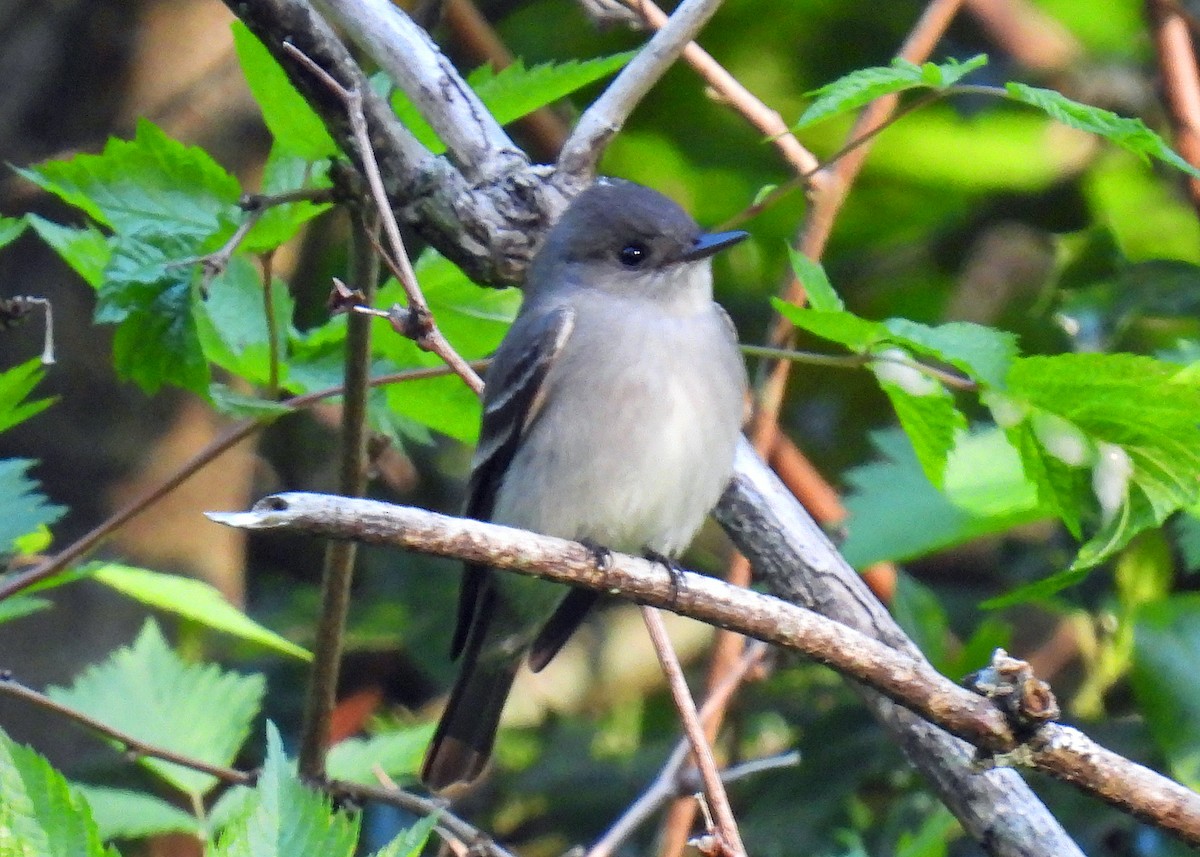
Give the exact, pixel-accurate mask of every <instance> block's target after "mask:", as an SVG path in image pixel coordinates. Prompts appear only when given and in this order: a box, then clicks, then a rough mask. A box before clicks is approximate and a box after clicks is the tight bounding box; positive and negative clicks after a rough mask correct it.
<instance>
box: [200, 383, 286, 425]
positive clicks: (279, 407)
mask: <svg viewBox="0 0 1200 857" xmlns="http://www.w3.org/2000/svg"><path fill="white" fill-rule="evenodd" d="M208 396H209V399H211V400H212V404H213V407H214V408H216V409H217V410H218V411H220V412H221V413H223V414H226V415H227V416H231V417H237V418H238V419H251V420H262V421H271V420H274V419H275V418H276V417H281V416H283V415H284V414H290V413H292V412H293V411H294V410H295V408H293V407H292V406H291V405H288V404H286V403H284V402H277V401H275V400H274V399H260V398H259V397H258V396H249V395H246V394H245V393H239V392H238V391H236V390H233V389H231V388H229V387H227V386H226V385H224V384H212V385H210V386H209V388H208Z"/></svg>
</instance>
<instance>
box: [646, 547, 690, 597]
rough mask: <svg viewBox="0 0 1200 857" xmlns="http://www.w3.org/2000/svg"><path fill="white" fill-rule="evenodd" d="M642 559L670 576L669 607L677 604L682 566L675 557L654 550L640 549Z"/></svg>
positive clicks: (681, 583)
mask: <svg viewBox="0 0 1200 857" xmlns="http://www.w3.org/2000/svg"><path fill="white" fill-rule="evenodd" d="M642 557H643V558H645V559H648V560H650V562H653V563H656V564H658V565H661V566H663V567H664V568H665V569H666V570H667V574H669V575H670V576H671V605H672V606H674V605H676V604H677V603H678V602H679V590H680V589H681V588H682V586H683V566H681V565H680V564H679V561H678V560H677V559H675V557H672V556H667V555H666V554H665V553H659V552H658V551H656V550H654V548H642Z"/></svg>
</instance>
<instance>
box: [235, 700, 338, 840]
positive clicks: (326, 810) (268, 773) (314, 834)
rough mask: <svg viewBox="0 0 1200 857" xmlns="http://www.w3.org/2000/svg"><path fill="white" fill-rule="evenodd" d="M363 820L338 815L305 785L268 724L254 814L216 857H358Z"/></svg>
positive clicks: (244, 818) (243, 820)
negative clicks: (359, 831)
mask: <svg viewBox="0 0 1200 857" xmlns="http://www.w3.org/2000/svg"><path fill="white" fill-rule="evenodd" d="M358 828H359V817H358V816H354V815H347V814H346V813H344V812H335V811H334V810H333V808H332V807H331V806H330V802H329V799H328V798H327V797H326V796H325V795H323V794H320V793H319V792H315V791H313V790H312V789H309V788H308V787H307V786H305V785H304V784H303V783H301V782H300V778H299V777H298V776H296V773H295V771H294V770H293V769H292V766H291V765H289V764H288V761H287V759H286V758H285V757H284V754H283V742H282V740H280V737H279V732H278V730H277V729H276V728H275V726H274V724H272V723H268V724H267V758H266V761H265V762H264V763H263V769H262V773H261V774H260V775H259V778H258V783H257V785H256V786H255V788H254V791H253V797H252V798H251V805H250V811H249V812H248V813H247V814H246V815H244V816H242V817H241V818H240V819H238V820H236V821H234V822H233V823H232V824H231V825H230V826H229V827H228V828H226V829H225V830H224V831H223V832H222V834H221V836H220V838H219V839H218V840H217V845H216V848H214V849H213V852H212V854H213V857H353V855H354V852H355V847H356V845H357V842H358Z"/></svg>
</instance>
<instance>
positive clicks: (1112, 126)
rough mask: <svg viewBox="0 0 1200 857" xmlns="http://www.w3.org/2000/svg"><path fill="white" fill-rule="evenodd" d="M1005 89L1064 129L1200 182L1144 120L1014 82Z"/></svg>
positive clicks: (1196, 172) (1198, 174) (1199, 172)
mask: <svg viewBox="0 0 1200 857" xmlns="http://www.w3.org/2000/svg"><path fill="white" fill-rule="evenodd" d="M1004 88H1005V90H1006V91H1007V92H1008V96H1009V98H1011V99H1012V100H1013V101H1019V102H1021V103H1022V104H1028V105H1030V106H1031V107H1036V108H1038V109H1039V110H1041V111H1043V112H1045V113H1046V115H1048V116H1050V117H1051V118H1052V119H1057V120H1058V121H1059V122H1062V123H1063V124H1064V125H1068V126H1070V127H1071V128H1078V129H1079V130H1080V131H1087V132H1089V133H1091V134H1096V135H1098V136H1100V137H1103V138H1104V139H1106V140H1108V141H1109V142H1112V143H1115V144H1116V145H1118V146H1120V147H1121V148H1123V149H1127V150H1128V151H1130V152H1133V153H1134V154H1135V155H1140V156H1141V157H1142V158H1145V159H1149V158H1156V159H1158V160H1160V161H1162V162H1163V163H1165V164H1170V165H1171V166H1173V167H1175V168H1176V169H1177V170H1181V171H1183V172H1185V173H1187V174H1188V175H1190V176H1193V177H1196V178H1200V169H1197V168H1196V167H1193V166H1192V165H1191V164H1189V163H1188V162H1187V161H1185V160H1184V159H1183V158H1181V157H1180V156H1179V155H1178V154H1177V153H1176V152H1175V151H1174V150H1172V149H1171V147H1170V146H1168V145H1167V144H1166V142H1165V141H1164V140H1163V138H1162V137H1160V136H1158V134H1155V133H1154V132H1153V131H1151V130H1150V129H1149V128H1148V127H1146V123H1145V122H1143V121H1142V120H1141V119H1137V118H1127V117H1124V116H1118V115H1117V114H1116V113H1113V112H1112V111H1110V110H1104V109H1102V108H1099V107H1093V106H1091V105H1089V104H1081V103H1079V102H1078V101H1073V100H1071V99H1070V98H1067V97H1066V96H1065V95H1063V94H1062V93H1061V92H1056V91H1055V90H1053V89H1042V88H1040V87H1036V86H1026V85H1025V84H1023V83H1012V82H1010V83H1008V84H1006V85H1005V87H1004Z"/></svg>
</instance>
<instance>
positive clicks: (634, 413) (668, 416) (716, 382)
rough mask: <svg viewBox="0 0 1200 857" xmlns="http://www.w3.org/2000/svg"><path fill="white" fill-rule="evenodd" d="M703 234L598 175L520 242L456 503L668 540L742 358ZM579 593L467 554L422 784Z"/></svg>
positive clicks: (625, 546)
mask: <svg viewBox="0 0 1200 857" xmlns="http://www.w3.org/2000/svg"><path fill="white" fill-rule="evenodd" d="M743 237H745V233H741V232H734V233H719V234H715V235H705V234H703V233H702V232H701V231H700V228H699V227H698V226H697V225H696V223H695V221H693V220H692V218H691V217H689V216H688V215H687V214H686V213H685V212H684V211H683V210H682V209H681V208H680V207H679V206H678V205H676V204H675V203H674V202H672V201H671V200H669V199H667V198H666V197H664V196H662V195H661V194H658V193H656V192H655V191H652V190H649V189H648V188H644V187H641V186H640V185H636V184H632V183H630V182H623V181H614V180H602V181H600V182H598V183H597V184H595V185H593V186H592V187H591V188H589V189H588V190H586V191H584V192H583V193H581V194H580V195H579V196H578V197H577V198H576V199H575V201H574V202H573V203H572V204H571V206H570V207H569V208H568V209H567V211H566V212H565V213H564V214H563V216H562V217H561V218H560V219H559V221H558V223H557V224H556V225H555V226H554V227H553V228H552V229H551V230H550V232H549V234H548V235H547V237H546V241H545V243H544V245H543V246H542V248H541V250H540V251H539V252H538V254H537V256H536V257H535V258H534V260H533V263H532V265H531V267H530V271H529V275H528V277H527V280H526V285H525V302H524V304H523V305H522V307H521V310H520V313H519V314H518V316H517V319H516V321H515V322H514V323H513V326H512V329H511V330H510V331H509V333H508V336H507V337H506V338H505V340H504V342H503V343H501V345H500V348H499V350H498V351H497V352H496V356H495V359H494V361H493V363H492V365H491V367H490V368H489V370H488V373H487V388H486V390H485V393H484V416H483V428H482V431H481V435H480V443H479V447H478V449H477V451H476V453H475V458H474V462H473V466H472V474H471V481H470V485H469V488H468V498H467V508H466V514H467V515H468V516H470V517H474V518H478V519H481V520H490V521H495V522H496V523H501V524H507V525H510V526H515V527H521V528H523V529H528V530H533V531H535V532H539V533H544V534H546V535H553V536H560V537H563V538H569V539H576V540H581V541H586V542H591V543H593V544H595V545H598V546H603V547H606V548H612V549H613V550H620V551H624V552H631V553H649V554H658V555H662V556H667V557H674V556H677V555H678V554H679V553H680V552H681V551H682V550H683V549H684V548H686V547H687V545H688V543H689V542H690V541H691V539H692V537H693V536H694V535H695V533H696V531H697V530H698V529H699V528H700V525H701V524H702V523H703V521H704V517H705V516H706V515H707V514H708V512H709V511H710V510H711V509H712V507H713V505H715V503H716V501H717V499H718V498H719V497H720V494H721V491H722V490H723V489H724V487H725V484H726V483H727V482H728V480H729V476H730V473H731V470H732V467H733V454H734V446H735V444H736V441H737V436H738V432H739V431H740V427H741V422H742V414H743V409H744V405H745V393H746V374H745V367H744V364H743V362H742V358H741V354H740V352H739V351H738V347H737V340H736V336H735V333H734V330H733V326H732V325H731V324H730V322H729V318H728V316H727V315H726V314H725V312H724V310H722V309H721V308H720V307H719V306H718V305H717V304H715V303H714V302H713V300H712V273H711V263H710V261H709V257H710V256H711V255H712V254H713V253H715V252H717V251H718V250H720V249H722V248H724V247H727V246H729V245H730V244H733V243H736V242H737V241H739V240H741V239H742V238H743ZM595 598H596V595H595V594H594V593H591V592H587V591H585V590H572V589H569V588H568V587H564V586H561V585H558V584H553V583H548V582H546V581H541V580H537V579H535V578H527V577H523V576H521V575H514V574H508V573H505V572H497V571H493V570H491V569H489V568H487V567H483V566H468V567H467V569H466V574H465V577H464V582H463V591H462V595H461V600H460V604H459V616H458V628H457V630H456V632H455V639H454V644H453V650H454V654H455V656H458V655H460V654H461V655H462V656H463V664H462V668H461V670H460V673H459V677H458V680H457V681H456V683H455V686H454V689H453V691H452V692H451V696H450V701H449V703H448V704H447V707H446V712H445V714H443V716H442V720H441V722H440V723H439V724H438V730H437V732H436V734H435V736H434V740H433V743H432V745H431V746H430V750H429V753H428V755H427V756H426V759H425V765H424V768H423V771H422V779H423V780H424V781H425V783H426V784H427V785H428V786H430V787H431V788H434V789H441V788H445V787H446V786H449V785H452V784H454V783H457V782H463V781H469V780H472V779H474V778H475V777H477V776H478V775H479V774H480V773H481V772H482V770H483V768H484V766H485V765H486V764H487V759H488V756H489V755H490V753H491V749H492V744H493V742H494V739H495V733H496V728H497V725H498V724H499V719H500V713H501V710H502V709H503V706H504V701H505V699H506V698H507V696H508V692H509V689H510V688H511V686H512V682H513V679H514V677H515V675H516V671H517V668H518V666H519V665H520V663H521V661H522V660H523V659H524V658H525V657H526V656H528V657H529V660H530V664H531V666H533V667H534V668H535V669H540V668H541V667H543V666H545V664H546V663H547V662H549V660H550V659H551V658H552V657H553V656H554V654H555V653H556V652H557V651H558V649H559V648H560V647H561V646H562V644H563V643H565V642H566V640H567V638H568V637H569V636H570V634H571V632H572V631H573V630H574V629H575V628H576V627H577V626H578V624H579V622H580V621H581V620H582V619H583V616H584V614H585V613H586V612H587V609H588V608H589V607H590V606H591V604H592V603H593V601H594V600H595Z"/></svg>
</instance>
